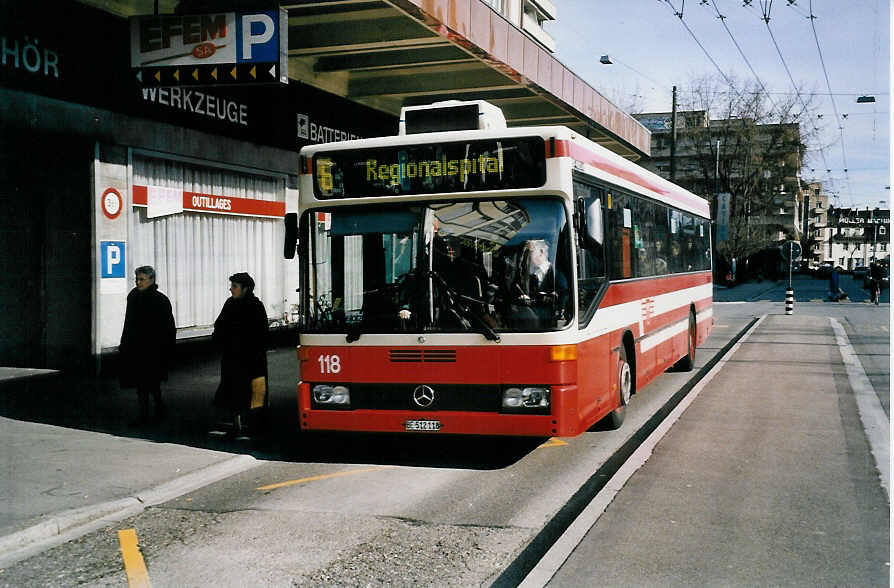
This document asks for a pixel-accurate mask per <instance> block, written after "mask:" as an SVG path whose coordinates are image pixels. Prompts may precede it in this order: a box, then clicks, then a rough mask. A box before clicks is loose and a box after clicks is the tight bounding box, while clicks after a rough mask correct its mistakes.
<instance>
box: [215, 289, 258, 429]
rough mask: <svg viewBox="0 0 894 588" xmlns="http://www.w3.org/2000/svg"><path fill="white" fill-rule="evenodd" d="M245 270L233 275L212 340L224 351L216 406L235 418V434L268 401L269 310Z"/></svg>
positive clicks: (244, 427) (254, 419)
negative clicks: (255, 290) (255, 292)
mask: <svg viewBox="0 0 894 588" xmlns="http://www.w3.org/2000/svg"><path fill="white" fill-rule="evenodd" d="M254 289H255V281H254V280H253V279H252V277H251V276H250V275H248V274H247V273H245V272H240V273H236V274H233V275H232V276H230V297H229V298H228V299H227V301H226V302H225V303H224V306H223V309H222V310H221V311H220V316H218V317H217V320H216V321H214V332H213V333H212V335H211V339H212V340H213V341H214V343H215V344H216V345H217V346H218V347H219V349H220V351H221V363H220V385H219V386H218V388H217V393H216V394H215V396H214V406H215V407H217V408H218V409H221V410H224V411H227V412H228V413H229V415H228V416H230V417H232V419H233V433H234V434H235V435H237V436H240V437H244V436H245V435H246V433H247V429H248V426H247V425H248V422H247V419H248V418H249V417H251V419H252V424H253V425H256V421H257V420H258V418H259V417H260V412H261V409H263V408H264V407H265V406H266V404H267V311H266V310H265V308H264V303H263V302H261V301H260V300H259V299H258V297H257V296H255V294H254Z"/></svg>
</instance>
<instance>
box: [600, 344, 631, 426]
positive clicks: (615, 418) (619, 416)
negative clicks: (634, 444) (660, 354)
mask: <svg viewBox="0 0 894 588" xmlns="http://www.w3.org/2000/svg"><path fill="white" fill-rule="evenodd" d="M633 387H634V383H633V373H632V368H631V366H630V363H628V361H627V347H626V346H625V345H621V349H620V351H619V352H618V397H619V398H618V402H619V404H618V408H616V409H615V410H613V411H611V412H610V413H608V416H607V417H606V422H607V424H608V426H609V428H610V429H619V428H621V425H623V424H624V417H625V416H626V414H627V404H628V403H630V397H631V396H633Z"/></svg>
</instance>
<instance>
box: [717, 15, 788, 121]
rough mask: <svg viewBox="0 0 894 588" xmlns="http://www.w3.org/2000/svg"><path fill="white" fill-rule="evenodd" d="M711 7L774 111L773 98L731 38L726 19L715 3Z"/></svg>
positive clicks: (774, 102) (737, 43) (732, 37)
mask: <svg viewBox="0 0 894 588" xmlns="http://www.w3.org/2000/svg"><path fill="white" fill-rule="evenodd" d="M711 5H712V6H713V7H714V12H716V13H717V18H718V19H719V20H720V22H721V24H722V25H723V28H724V29H726V33H727V34H728V35H729V38H730V40H731V41H732V42H733V45H735V46H736V49H737V50H738V51H739V55H741V56H742V60H743V61H745V65H747V66H748V69H749V70H751V73H752V74H753V75H754V79H755V80H757V83H758V84H759V85H760V87H761V90H763V91H764V94H765V95H766V96H767V99H768V100H769V101H770V104H772V105H773V108H774V109H776V108H778V106H777V104H776V101H774V100H773V97H772V96H770V93H769V92H768V91H767V87H766V86H765V85H764V82H763V80H761V78H760V76H759V75H757V72H756V71H754V68H753V67H752V66H751V62H750V61H748V57H746V56H745V52H744V51H742V47H740V46H739V42H738V41H736V38H735V37H734V36H733V32H732V31H731V30H730V29H729V26H727V24H726V17H725V16H724V15H722V14H720V9H719V8H717V2H715V0H711Z"/></svg>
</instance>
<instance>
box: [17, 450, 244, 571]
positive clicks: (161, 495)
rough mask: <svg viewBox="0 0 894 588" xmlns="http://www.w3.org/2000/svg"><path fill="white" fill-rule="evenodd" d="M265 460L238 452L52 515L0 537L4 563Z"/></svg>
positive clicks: (84, 533) (42, 549) (38, 551)
mask: <svg viewBox="0 0 894 588" xmlns="http://www.w3.org/2000/svg"><path fill="white" fill-rule="evenodd" d="M261 463H262V462H261V461H259V460H257V459H255V458H254V457H253V456H251V455H237V456H235V457H232V458H230V459H227V460H224V461H222V462H218V463H215V464H211V465H209V466H205V467H203V468H201V469H199V470H196V471H194V472H191V473H189V474H185V475H183V476H180V477H178V478H175V479H173V480H171V481H169V482H165V483H162V484H159V485H157V486H152V487H149V488H146V489H144V490H141V491H140V492H137V493H136V494H134V495H133V496H128V497H126V498H119V499H117V500H110V501H107V502H101V503H99V504H94V505H91V506H84V507H80V508H74V509H71V510H65V511H61V512H58V513H55V514H52V515H49V517H48V518H46V519H45V520H43V521H41V522H39V523H37V524H35V525H32V526H30V527H28V528H26V529H22V530H21V531H16V532H15V533H10V534H9V535H6V536H5V537H0V567H5V566H9V565H10V564H13V563H15V562H18V561H21V560H23V559H25V558H27V557H30V556H32V555H36V554H37V553H40V552H41V551H44V550H46V549H49V548H51V547H55V546H56V545H61V544H62V543H65V542H67V541H71V540H72V539H77V538H78V537H81V536H83V535H86V534H87V533H89V532H91V531H95V530H96V529H99V528H100V527H102V526H104V525H106V524H108V523H114V522H117V521H121V520H124V519H126V518H128V517H132V516H134V515H137V514H140V513H141V512H143V511H144V510H146V508H147V507H150V506H156V505H158V504H162V503H164V502H167V501H168V500H172V499H174V498H177V497H178V496H182V495H184V494H186V493H188V492H191V491H193V490H196V489H198V488H201V487H203V486H207V485H208V484H213V483H214V482H217V481H219V480H222V479H224V478H228V477H230V476H232V475H235V474H238V473H240V472H244V471H245V470H248V469H251V468H253V467H256V466H258V465H260V464H261Z"/></svg>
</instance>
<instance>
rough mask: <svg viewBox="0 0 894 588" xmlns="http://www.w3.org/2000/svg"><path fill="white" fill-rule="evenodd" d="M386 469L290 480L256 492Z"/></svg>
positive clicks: (377, 468)
mask: <svg viewBox="0 0 894 588" xmlns="http://www.w3.org/2000/svg"><path fill="white" fill-rule="evenodd" d="M383 469H385V468H384V467H375V468H364V469H362V470H348V471H346V472H336V473H334V474H320V475H319V476H311V477H309V478H299V479H297V480H289V481H288V482H277V483H276V484H268V485H267V486H260V487H258V488H256V490H276V489H277V488H284V487H286V486H294V485H296V484H304V483H305V482H314V481H316V480H325V479H327V478H340V477H341V476H351V475H354V474H362V473H365V472H375V471H377V470H383Z"/></svg>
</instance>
